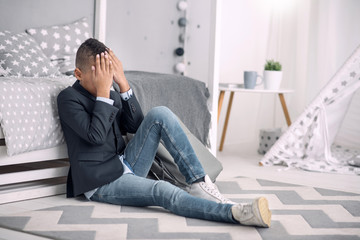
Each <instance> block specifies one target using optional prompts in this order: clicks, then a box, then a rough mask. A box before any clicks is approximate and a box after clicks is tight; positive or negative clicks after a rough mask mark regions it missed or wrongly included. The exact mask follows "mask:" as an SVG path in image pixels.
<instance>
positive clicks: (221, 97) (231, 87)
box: [217, 83, 294, 151]
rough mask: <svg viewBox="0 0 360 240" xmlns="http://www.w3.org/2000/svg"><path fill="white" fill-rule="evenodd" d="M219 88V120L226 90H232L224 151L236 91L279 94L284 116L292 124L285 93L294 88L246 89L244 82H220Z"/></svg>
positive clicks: (223, 137) (221, 147)
mask: <svg viewBox="0 0 360 240" xmlns="http://www.w3.org/2000/svg"><path fill="white" fill-rule="evenodd" d="M219 90H220V94H219V102H218V119H217V121H218V122H219V118H220V112H221V107H222V104H223V101H224V96H225V92H226V91H228V92H230V98H229V104H228V107H227V111H226V117H225V123H224V129H223V132H222V135H221V140H220V147H219V151H222V150H223V147H224V141H225V135H226V130H227V126H228V121H229V117H230V111H231V105H232V101H233V97H234V93H235V92H240V93H260V94H264V93H271V94H278V95H279V98H280V103H281V106H282V109H283V112H284V116H285V119H286V123H287V125H288V126H290V125H291V120H290V116H289V112H288V109H287V107H286V102H285V98H284V93H292V92H294V90H291V89H279V90H264V89H245V88H244V85H243V84H232V83H220V84H219Z"/></svg>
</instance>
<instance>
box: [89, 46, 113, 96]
mask: <svg viewBox="0 0 360 240" xmlns="http://www.w3.org/2000/svg"><path fill="white" fill-rule="evenodd" d="M91 70H92V81H93V84H94V87H95V88H96V96H97V97H106V98H109V97H110V88H111V86H112V82H113V76H114V69H113V63H112V61H111V60H110V58H109V54H108V53H107V52H105V53H101V54H100V55H99V54H97V55H96V58H95V66H92V67H91Z"/></svg>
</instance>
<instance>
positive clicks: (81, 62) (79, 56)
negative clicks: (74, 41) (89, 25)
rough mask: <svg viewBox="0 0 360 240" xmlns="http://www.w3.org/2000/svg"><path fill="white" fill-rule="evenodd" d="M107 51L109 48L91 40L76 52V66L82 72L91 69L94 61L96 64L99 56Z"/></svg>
mask: <svg viewBox="0 0 360 240" xmlns="http://www.w3.org/2000/svg"><path fill="white" fill-rule="evenodd" d="M105 51H107V47H106V46H105V44H103V43H102V42H100V41H98V40H96V39H94V38H89V39H87V40H86V41H85V42H83V43H82V44H81V45H80V47H79V49H78V50H77V52H76V59H75V66H76V67H77V68H79V69H80V70H82V71H86V70H88V69H90V67H91V64H92V62H90V59H92V60H93V61H94V62H95V57H96V55H97V54H100V53H102V52H105Z"/></svg>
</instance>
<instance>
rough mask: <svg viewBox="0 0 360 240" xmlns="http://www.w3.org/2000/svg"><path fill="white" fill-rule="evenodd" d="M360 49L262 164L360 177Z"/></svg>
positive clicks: (280, 139)
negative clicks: (356, 162)
mask: <svg viewBox="0 0 360 240" xmlns="http://www.w3.org/2000/svg"><path fill="white" fill-rule="evenodd" d="M359 111H360V46H359V47H358V48H357V49H356V50H355V51H354V53H353V54H352V55H351V56H350V58H349V59H348V60H347V61H346V62H345V63H344V65H343V66H342V67H341V68H340V69H339V70H338V72H337V73H336V74H335V75H334V76H333V77H332V79H331V80H330V81H329V82H328V83H327V84H326V86H325V87H324V88H323V89H322V90H321V91H320V93H319V94H318V96H317V97H316V98H315V99H314V100H313V101H312V103H311V104H310V105H309V106H308V107H307V108H306V109H305V111H304V112H303V113H302V114H301V115H300V116H299V117H298V119H297V120H296V121H295V122H294V123H293V124H292V125H291V126H290V127H289V128H288V130H287V131H286V132H285V133H284V134H283V135H282V136H281V137H280V138H279V140H278V141H277V142H276V143H275V144H274V145H273V147H272V148H271V149H270V150H269V151H268V152H267V153H266V154H265V156H264V157H263V158H262V160H261V161H260V162H261V163H262V164H263V165H264V166H269V165H286V166H289V167H295V168H300V169H304V170H309V171H318V172H332V173H344V174H360V168H358V167H354V166H351V165H349V164H348V161H349V160H350V159H354V157H356V156H358V155H359V154H360V124H359V123H360V114H359Z"/></svg>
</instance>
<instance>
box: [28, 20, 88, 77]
mask: <svg viewBox="0 0 360 240" xmlns="http://www.w3.org/2000/svg"><path fill="white" fill-rule="evenodd" d="M26 32H27V33H28V34H30V35H31V36H32V37H33V38H34V39H35V40H36V42H37V43H38V44H39V45H40V47H41V49H42V50H43V52H44V53H45V55H46V56H48V57H49V58H50V59H51V61H53V62H54V63H55V65H56V66H58V67H59V68H60V72H62V73H66V72H68V71H73V70H74V69H75V56H76V52H77V49H78V48H79V46H80V44H81V43H83V42H84V41H85V40H86V39H88V38H89V37H90V28H89V24H88V22H87V19H86V18H82V19H80V20H78V21H76V22H73V23H70V24H66V25H55V26H49V27H42V28H30V29H27V30H26Z"/></svg>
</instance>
